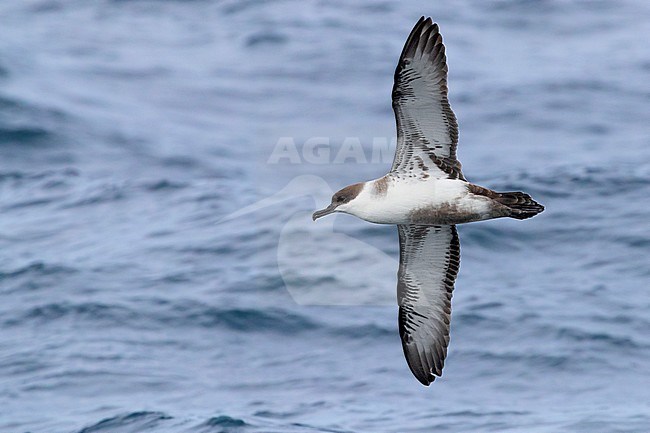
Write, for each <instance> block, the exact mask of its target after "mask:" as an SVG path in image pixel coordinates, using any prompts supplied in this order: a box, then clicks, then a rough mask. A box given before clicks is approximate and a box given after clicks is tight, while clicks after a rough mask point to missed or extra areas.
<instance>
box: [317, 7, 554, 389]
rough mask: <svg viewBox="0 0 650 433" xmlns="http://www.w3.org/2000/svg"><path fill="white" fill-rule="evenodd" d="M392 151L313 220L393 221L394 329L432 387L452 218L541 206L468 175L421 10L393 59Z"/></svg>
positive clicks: (524, 213)
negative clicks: (387, 165) (383, 171)
mask: <svg viewBox="0 0 650 433" xmlns="http://www.w3.org/2000/svg"><path fill="white" fill-rule="evenodd" d="M392 97H393V110H394V111H395V117H396V119H397V149H396V152H395V158H394V160H393V166H392V167H391V169H390V172H389V173H388V174H387V175H385V176H383V177H381V178H379V179H375V180H371V181H368V182H361V183H356V184H354V185H350V186H347V187H345V188H343V189H342V190H340V191H338V192H337V193H336V194H334V196H333V197H332V202H331V204H330V205H329V206H327V207H326V208H325V209H323V210H319V211H317V212H315V213H314V215H313V219H314V220H316V219H317V218H320V217H322V216H325V215H328V214H331V213H333V212H344V213H348V214H351V215H354V216H357V217H359V218H361V219H363V220H366V221H369V222H372V223H378V224H396V225H397V230H398V233H399V244H400V259H399V270H398V272H397V277H398V280H397V301H398V304H399V333H400V337H401V338H402V347H403V349H404V355H405V356H406V361H407V362H408V365H409V367H410V369H411V371H412V372H413V374H414V375H415V377H416V378H417V379H418V380H419V381H420V382H421V383H422V384H424V385H429V384H430V383H431V382H433V381H434V379H435V378H436V376H441V375H442V368H443V365H444V361H445V356H446V355H447V346H448V345H449V321H450V317H451V295H452V291H453V289H454V282H455V280H456V276H457V274H458V267H459V264H460V244H459V241H458V233H457V232H456V224H462V223H469V222H473V221H482V220H488V219H492V218H502V217H510V218H516V219H526V218H530V217H533V216H535V215H537V214H538V213H540V212H542V211H543V210H544V207H543V206H542V205H540V204H539V203H537V202H536V201H535V200H533V199H532V198H531V197H530V196H529V195H528V194H525V193H523V192H496V191H493V190H491V189H488V188H484V187H482V186H478V185H475V184H473V183H470V182H468V181H467V180H466V179H465V176H464V175H463V172H462V171H461V164H460V162H458V159H456V146H457V143H458V124H457V122H456V116H455V115H454V112H453V111H452V110H451V107H450V106H449V100H448V99H447V59H446V56H445V46H444V45H443V43H442V36H441V35H440V32H439V29H438V25H437V24H435V23H433V22H432V21H431V18H427V19H425V18H424V17H422V18H420V20H419V21H418V23H417V24H416V25H415V27H414V28H413V30H412V31H411V34H410V35H409V37H408V39H407V40H406V44H405V45H404V49H403V50H402V54H401V56H400V59H399V63H398V65H397V69H396V71H395V83H394V86H393V94H392Z"/></svg>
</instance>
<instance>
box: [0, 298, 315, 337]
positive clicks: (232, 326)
mask: <svg viewBox="0 0 650 433" xmlns="http://www.w3.org/2000/svg"><path fill="white" fill-rule="evenodd" d="M152 304H153V305H152ZM70 319H74V320H79V321H83V322H87V323H89V324H94V325H97V326H104V325H106V324H110V325H112V326H124V327H139V328H152V327H153V328H155V327H160V326H163V327H167V326H170V325H171V326H174V327H190V328H216V329H226V330H231V331H239V332H278V333H283V334H286V333H291V334H294V333H299V332H303V331H305V330H311V329H316V328H318V327H319V325H318V324H316V323H315V322H313V321H311V320H309V319H307V318H306V317H304V316H301V315H298V314H294V313H290V312H288V311H285V310H281V309H265V310H255V309H246V308H219V307H213V306H209V305H205V304H202V303H198V302H184V303H183V302H181V303H176V304H170V303H169V302H167V301H159V302H157V303H156V302H153V303H148V305H138V306H137V307H135V306H134V307H130V306H125V305H117V304H113V305H108V304H102V303H95V302H86V303H79V304H72V303H69V302H61V303H49V304H45V305H40V306H36V307H32V308H30V309H28V310H27V311H26V312H22V313H19V314H18V315H16V316H14V317H8V318H6V319H5V321H4V322H3V324H4V326H18V325H22V324H24V323H35V324H39V325H44V324H49V323H52V322H56V321H61V320H70Z"/></svg>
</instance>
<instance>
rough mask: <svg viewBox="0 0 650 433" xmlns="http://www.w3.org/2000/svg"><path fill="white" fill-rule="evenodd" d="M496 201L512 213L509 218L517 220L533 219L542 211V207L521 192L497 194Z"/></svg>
mask: <svg viewBox="0 0 650 433" xmlns="http://www.w3.org/2000/svg"><path fill="white" fill-rule="evenodd" d="M497 194H498V197H497V198H496V201H498V202H499V203H501V204H503V205H506V206H508V207H509V208H510V210H511V211H512V212H511V213H510V215H508V216H509V217H510V218H517V219H518V220H525V219H526V218H530V217H534V216H535V215H537V214H538V213H540V212H542V211H543V210H544V206H542V205H541V204H539V203H537V202H536V201H535V200H533V199H532V197H531V196H529V195H528V194H526V193H523V192H499V193H497Z"/></svg>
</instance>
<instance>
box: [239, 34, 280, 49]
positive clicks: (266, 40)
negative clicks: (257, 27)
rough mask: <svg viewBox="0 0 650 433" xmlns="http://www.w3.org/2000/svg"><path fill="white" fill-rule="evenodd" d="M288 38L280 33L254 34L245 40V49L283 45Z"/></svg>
mask: <svg viewBox="0 0 650 433" xmlns="http://www.w3.org/2000/svg"><path fill="white" fill-rule="evenodd" d="M287 40H288V38H287V37H286V36H285V35H282V34H280V33H255V34H253V35H250V36H249V37H247V38H246V46H247V47H258V46H268V45H283V44H285V43H286V42H287Z"/></svg>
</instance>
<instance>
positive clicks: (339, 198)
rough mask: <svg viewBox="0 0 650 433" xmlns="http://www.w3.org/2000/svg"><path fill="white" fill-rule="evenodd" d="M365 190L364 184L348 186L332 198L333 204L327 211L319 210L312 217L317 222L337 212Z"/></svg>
mask: <svg viewBox="0 0 650 433" xmlns="http://www.w3.org/2000/svg"><path fill="white" fill-rule="evenodd" d="M362 189H363V183H355V184H354V185H350V186H346V187H345V188H343V189H342V190H340V191H339V192H337V193H336V194H334V195H333V196H332V203H330V205H329V206H327V207H326V208H325V209H321V210H318V211H316V212H314V214H313V215H312V219H313V220H314V221H316V220H317V219H318V218H320V217H324V216H325V215H329V214H331V213H333V212H334V211H336V208H337V207H339V206H340V205H342V204H345V203H349V202H350V201H351V200H353V199H354V198H355V197H356V196H358V195H359V193H360V192H361V190H362Z"/></svg>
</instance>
